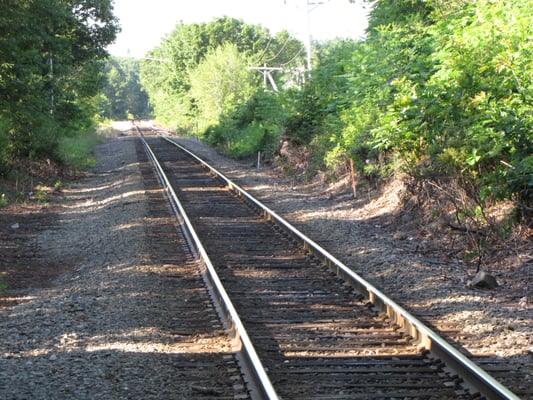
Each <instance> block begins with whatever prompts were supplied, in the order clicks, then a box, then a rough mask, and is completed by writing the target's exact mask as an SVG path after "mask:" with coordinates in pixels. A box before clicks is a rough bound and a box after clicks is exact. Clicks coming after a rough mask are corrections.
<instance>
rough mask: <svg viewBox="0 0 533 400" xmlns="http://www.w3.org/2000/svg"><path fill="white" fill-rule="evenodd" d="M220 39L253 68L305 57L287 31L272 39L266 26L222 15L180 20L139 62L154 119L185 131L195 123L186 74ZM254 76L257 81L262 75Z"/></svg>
mask: <svg viewBox="0 0 533 400" xmlns="http://www.w3.org/2000/svg"><path fill="white" fill-rule="evenodd" d="M225 43H232V44H234V45H235V46H236V48H237V49H238V51H239V52H240V53H242V54H243V55H244V57H246V58H247V59H248V60H249V62H250V63H253V64H252V65H254V66H262V65H264V64H265V63H267V64H268V63H269V62H271V61H272V62H275V63H277V65H280V64H283V63H284V64H288V65H294V64H296V65H297V63H298V62H299V60H302V59H303V57H305V53H304V54H302V52H301V49H302V48H303V45H302V44H301V43H300V42H298V41H297V40H295V39H293V38H291V37H290V35H288V33H286V32H281V33H279V34H277V35H276V37H272V36H271V35H270V33H269V32H268V30H266V29H265V28H263V27H261V26H259V25H249V24H245V23H244V22H243V21H242V20H238V19H234V18H229V17H223V18H216V19H214V20H213V21H211V22H209V23H202V24H189V25H185V24H182V23H180V24H178V25H177V26H176V28H175V29H174V31H173V32H172V33H171V34H170V35H169V36H167V37H166V38H165V39H164V40H163V41H162V43H161V45H160V46H158V47H157V48H155V49H153V50H152V51H151V52H150V53H149V56H148V60H144V61H143V62H142V64H141V83H142V85H143V87H144V88H145V89H146V91H147V93H148V94H149V96H150V102H151V104H152V105H153V107H154V114H155V116H156V117H157V119H158V120H160V121H161V122H163V123H166V124H167V125H173V126H178V127H180V128H185V129H193V127H195V126H196V123H195V115H196V108H195V107H196V106H197V105H196V104H195V103H194V101H193V100H192V99H191V97H190V96H189V95H188V92H189V90H190V88H191V82H190V76H191V73H192V72H193V71H194V70H195V69H196V67H197V66H198V65H199V64H200V63H201V62H202V60H203V59H204V58H205V56H206V55H207V54H208V53H209V52H210V51H213V50H214V49H216V48H217V47H219V46H222V45H224V44H225ZM291 63H292V64H291ZM269 65H271V64H269ZM255 76H256V77H257V79H258V84H259V79H260V78H261V75H260V74H259V73H257V72H256V73H255ZM277 78H280V80H283V79H281V78H282V77H281V76H280V75H278V76H277Z"/></svg>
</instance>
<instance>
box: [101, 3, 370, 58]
mask: <svg viewBox="0 0 533 400" xmlns="http://www.w3.org/2000/svg"><path fill="white" fill-rule="evenodd" d="M308 2H309V3H310V4H311V5H310V9H311V11H310V13H309V22H310V24H309V26H310V28H311V37H312V38H313V40H326V39H334V38H336V37H341V38H354V39H357V38H360V37H362V36H363V34H364V30H365V28H366V11H365V10H364V9H363V7H362V5H361V3H362V1H360V0H358V1H357V2H356V3H355V4H352V3H350V2H349V1H348V0H329V1H328V0H114V10H115V11H114V14H115V16H116V17H117V18H118V19H119V20H120V25H121V28H122V32H121V33H119V34H118V36H117V40H116V41H115V43H114V44H113V45H111V46H109V47H108V50H109V52H110V53H111V54H112V55H114V56H131V57H136V58H141V57H143V56H144V55H145V54H146V52H148V51H149V50H151V49H153V48H154V47H157V46H158V45H159V44H160V42H161V39H162V38H163V37H164V36H166V35H167V34H169V33H170V32H172V31H173V30H174V27H175V26H176V24H177V23H180V22H183V23H184V24H190V23H198V22H210V21H211V20H213V18H216V17H222V16H229V17H233V18H238V19H242V20H243V21H244V22H245V23H248V24H260V25H262V26H264V27H266V28H268V29H269V30H270V32H271V33H272V34H275V33H276V32H279V31H280V30H282V29H286V30H287V31H288V32H290V33H291V34H292V35H293V36H295V37H296V38H298V39H300V40H302V41H304V42H305V41H306V40H307V37H308V36H309V34H308V24H307V21H308V18H307V17H308V13H307V7H308V6H307V3H308ZM319 3H321V4H319Z"/></svg>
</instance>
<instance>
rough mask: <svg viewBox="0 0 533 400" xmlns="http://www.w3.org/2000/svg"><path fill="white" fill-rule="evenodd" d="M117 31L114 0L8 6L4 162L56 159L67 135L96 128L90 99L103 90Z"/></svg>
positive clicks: (2, 65)
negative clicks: (105, 64) (105, 62)
mask: <svg viewBox="0 0 533 400" xmlns="http://www.w3.org/2000/svg"><path fill="white" fill-rule="evenodd" d="M117 30H118V25H117V21H116V19H115V18H114V16H113V14H112V3H111V2H110V1H99V2H94V1H87V0H69V1H62V2H57V1H52V0H41V1H31V0H16V1H15V0H6V1H2V2H0V120H1V121H2V124H1V125H2V126H1V127H0V128H1V129H2V130H3V132H2V133H0V137H2V139H1V140H4V139H5V137H6V136H7V141H8V143H7V144H6V146H5V147H4V148H3V150H2V153H1V154H0V157H1V158H2V160H1V163H4V164H5V163H9V162H10V161H11V160H12V159H13V158H17V157H30V158H44V157H56V156H57V144H58V141H59V138H60V137H61V136H63V135H66V134H68V133H70V131H71V129H73V128H77V127H78V126H79V125H81V126H87V125H89V124H90V122H88V119H91V118H92V117H93V115H94V113H93V110H92V108H93V107H92V104H89V105H88V104H87V103H91V101H90V100H89V101H86V99H92V98H94V97H95V96H97V94H98V92H99V90H100V88H101V85H102V83H103V80H102V77H103V75H102V74H101V69H102V67H103V65H102V64H101V60H102V59H103V58H105V57H106V56H107V53H106V50H105V47H106V46H107V45H108V44H110V43H111V42H112V41H113V40H114V38H115V35H116V32H117ZM4 126H8V129H7V135H6V133H5V132H6V130H4Z"/></svg>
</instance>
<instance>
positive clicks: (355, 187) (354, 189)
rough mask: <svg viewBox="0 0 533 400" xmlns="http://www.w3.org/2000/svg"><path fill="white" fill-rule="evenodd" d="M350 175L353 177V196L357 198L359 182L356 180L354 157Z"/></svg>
mask: <svg viewBox="0 0 533 400" xmlns="http://www.w3.org/2000/svg"><path fill="white" fill-rule="evenodd" d="M350 175H351V178H352V193H353V198H354V199H355V198H356V197H357V182H356V180H355V168H354V166H353V159H351V158H350Z"/></svg>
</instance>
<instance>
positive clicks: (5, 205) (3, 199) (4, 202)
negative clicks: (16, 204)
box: [0, 193, 9, 208]
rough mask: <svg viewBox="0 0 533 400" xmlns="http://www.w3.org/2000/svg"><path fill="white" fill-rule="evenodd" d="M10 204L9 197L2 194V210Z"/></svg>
mask: <svg viewBox="0 0 533 400" xmlns="http://www.w3.org/2000/svg"><path fill="white" fill-rule="evenodd" d="M8 204H9V200H8V199H7V196H6V194H5V193H2V195H1V196H0V208H3V207H7V205H8Z"/></svg>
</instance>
